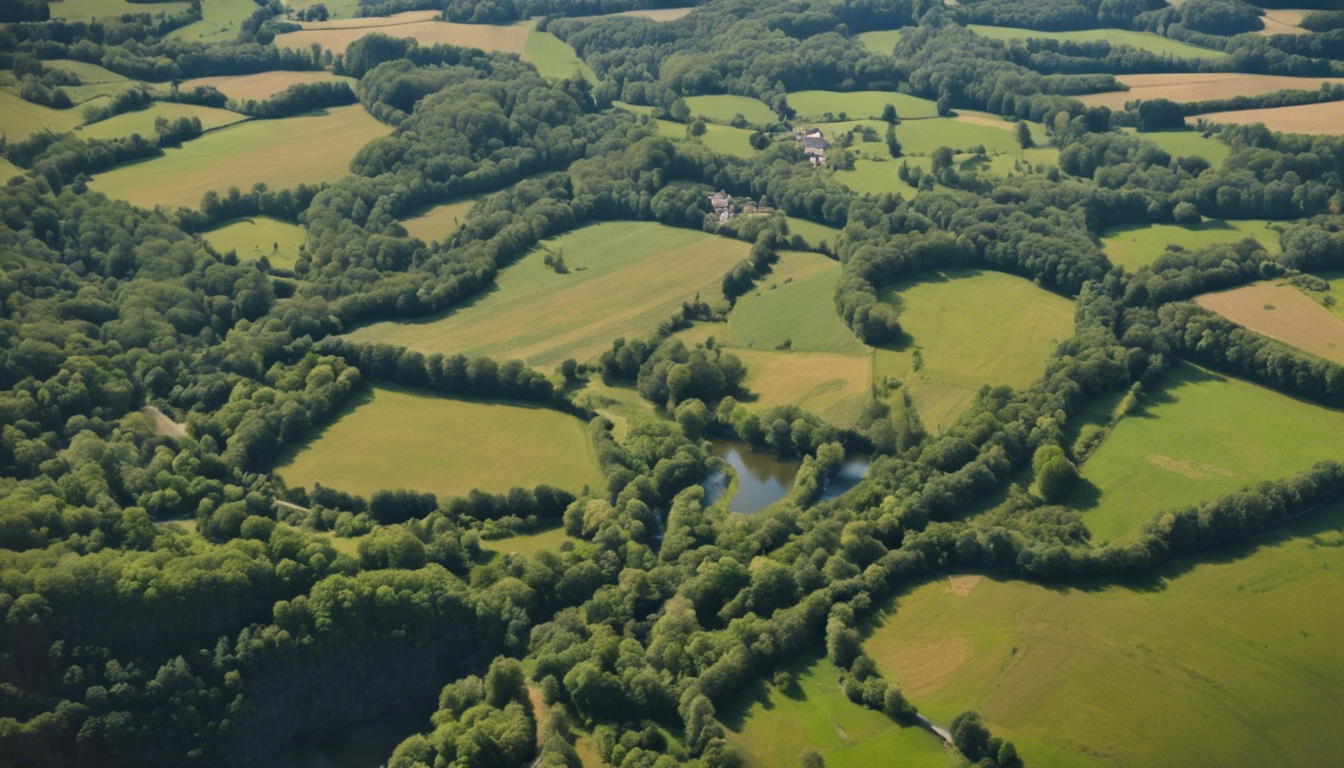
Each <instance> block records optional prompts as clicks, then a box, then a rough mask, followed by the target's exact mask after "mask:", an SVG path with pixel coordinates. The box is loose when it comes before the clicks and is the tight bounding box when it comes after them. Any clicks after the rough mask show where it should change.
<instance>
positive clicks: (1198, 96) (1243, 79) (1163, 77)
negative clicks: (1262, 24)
mask: <svg viewBox="0 0 1344 768" xmlns="http://www.w3.org/2000/svg"><path fill="white" fill-rule="evenodd" d="M1115 79H1116V80H1119V81H1120V82H1122V83H1124V84H1125V85H1127V86H1129V90H1128V91H1111V92H1109V93H1088V94H1084V95H1082V96H1076V97H1074V98H1076V99H1078V100H1079V101H1081V102H1083V103H1084V104H1086V105H1088V106H1097V105H1101V106H1107V107H1110V108H1111V109H1123V108H1124V106H1125V103H1126V102H1130V101H1135V100H1138V99H1170V100H1171V101H1175V102H1178V103H1186V102H1192V101H1206V100H1209V99H1230V98H1233V97H1234V96H1258V95H1260V94H1263V93H1273V92H1275V91H1284V90H1298V91H1315V90H1318V89H1319V88H1320V87H1321V83H1324V82H1329V83H1344V78H1338V77H1287V76H1283V75H1250V74H1245V73H1243V72H1199V73H1191V72H1161V73H1156V74H1144V75H1117V76H1116V78H1115Z"/></svg>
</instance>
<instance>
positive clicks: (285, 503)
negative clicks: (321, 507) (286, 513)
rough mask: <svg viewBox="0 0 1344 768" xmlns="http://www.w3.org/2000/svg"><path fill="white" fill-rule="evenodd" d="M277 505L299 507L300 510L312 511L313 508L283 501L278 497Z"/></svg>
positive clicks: (291, 507)
mask: <svg viewBox="0 0 1344 768" xmlns="http://www.w3.org/2000/svg"><path fill="white" fill-rule="evenodd" d="M275 506H277V507H287V508H289V509H297V510H298V511H300V512H311V511H312V510H310V509H308V508H307V507H300V506H299V505H298V504H291V503H290V502H288V501H281V500H279V499H276V500H275Z"/></svg>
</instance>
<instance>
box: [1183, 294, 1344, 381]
mask: <svg viewBox="0 0 1344 768" xmlns="http://www.w3.org/2000/svg"><path fill="white" fill-rule="evenodd" d="M1195 302H1196V303H1198V304H1199V305H1200V306H1201V307H1205V308H1207V309H1211V310H1213V311H1214V312H1217V313H1218V314H1220V315H1222V316H1223V317H1226V318H1227V319H1228V320H1231V321H1232V322H1234V323H1239V324H1241V325H1244V326H1246V327H1247V328H1249V329H1251V330H1252V331H1255V332H1256V333H1258V334H1261V335H1263V336H1268V337H1270V338H1271V339H1278V340H1279V341H1282V342H1283V343H1285V344H1291V345H1293V346H1294V347H1297V348H1298V349H1301V350H1302V351H1304V352H1310V353H1311V354H1313V355H1318V356H1320V357H1323V358H1325V359H1326V360H1332V361H1334V362H1336V363H1341V364H1344V322H1340V320H1339V318H1337V317H1335V316H1334V315H1333V314H1331V313H1330V310H1328V309H1326V308H1325V307H1322V306H1321V305H1320V304H1317V303H1316V302H1314V301H1312V300H1311V299H1310V298H1309V297H1308V296H1307V295H1306V294H1304V293H1302V292H1301V291H1298V290H1297V289H1295V288H1290V287H1288V286H1286V285H1275V284H1273V283H1256V284H1255V285H1248V286H1245V287H1244V288H1236V289H1234V290H1231V291H1222V292H1220V293H1206V294H1204V295H1203V296H1200V297H1199V298H1197V299H1195Z"/></svg>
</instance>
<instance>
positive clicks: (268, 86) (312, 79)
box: [181, 71, 355, 101]
mask: <svg viewBox="0 0 1344 768" xmlns="http://www.w3.org/2000/svg"><path fill="white" fill-rule="evenodd" d="M336 80H343V81H345V82H347V83H349V84H350V87H352V88H353V87H354V85H355V79H354V78H353V77H338V76H337V75H333V74H331V73H330V72H289V71H278V72H258V73H257V74H255V75H225V76H223V77H198V78H196V79H194V80H187V81H186V82H184V83H182V86H181V87H182V90H184V91H185V90H190V89H192V88H195V87H197V86H199V85H213V86H214V87H215V88H217V89H219V92H220V93H222V94H224V95H225V96H228V97H229V98H230V99H236V100H238V101H247V100H248V99H252V100H255V101H265V100H266V99H269V98H270V97H272V96H274V95H275V94H277V93H280V92H281V91H283V90H285V89H286V88H288V87H289V86H291V85H297V84H298V83H324V82H331V81H336Z"/></svg>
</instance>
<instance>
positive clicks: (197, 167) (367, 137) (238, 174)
mask: <svg viewBox="0 0 1344 768" xmlns="http://www.w3.org/2000/svg"><path fill="white" fill-rule="evenodd" d="M391 130H392V129H391V127H390V126H387V125H384V124H382V123H380V122H378V121H377V120H374V119H373V117H372V116H370V115H369V113H368V112H365V111H364V108H363V107H361V106H359V105H358V104H355V105H352V106H348V107H335V108H332V109H329V110H325V111H322V112H313V113H309V114H306V115H300V116H298V117H287V118H284V119H282V120H252V121H249V122H246V123H242V124H240V125H235V126H230V127H228V128H225V129H222V130H219V131H215V132H213V133H208V134H206V135H205V136H202V137H201V138H199V139H196V140H194V141H189V142H187V143H186V144H185V145H183V147H182V148H181V149H169V150H167V151H166V154H165V155H164V156H163V157H155V158H150V159H148V160H140V161H137V162H133V163H127V164H125V165H121V166H118V167H116V168H113V169H112V170H110V171H106V172H103V173H100V174H98V177H97V178H96V179H94V181H93V183H92V184H91V185H90V186H91V187H92V188H93V189H96V190H98V191H100V192H103V193H105V194H107V195H110V196H112V197H119V198H122V199H124V200H129V201H130V202H132V203H134V204H135V205H141V206H145V207H151V208H152V207H153V206H155V205H169V206H178V205H186V206H191V207H195V206H197V205H199V204H200V202H201V196H202V195H204V194H205V193H206V192H208V191H210V190H215V191H216V192H220V193H223V192H226V191H227V190H228V188H229V187H238V188H239V189H251V187H252V186H253V185H254V184H256V183H257V182H264V183H266V184H267V185H269V186H271V187H273V188H277V189H284V188H288V187H293V186H295V185H297V184H298V183H299V182H308V183H310V184H313V183H317V182H322V181H335V180H337V179H339V178H341V177H342V176H345V175H346V174H348V173H349V172H350V160H351V159H352V158H354V156H355V153H356V152H358V151H359V148H360V147H362V146H364V145H365V144H367V143H369V142H370V141H372V140H374V139H376V138H378V137H379V136H386V135H387V134H388V133H389V132H391Z"/></svg>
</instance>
